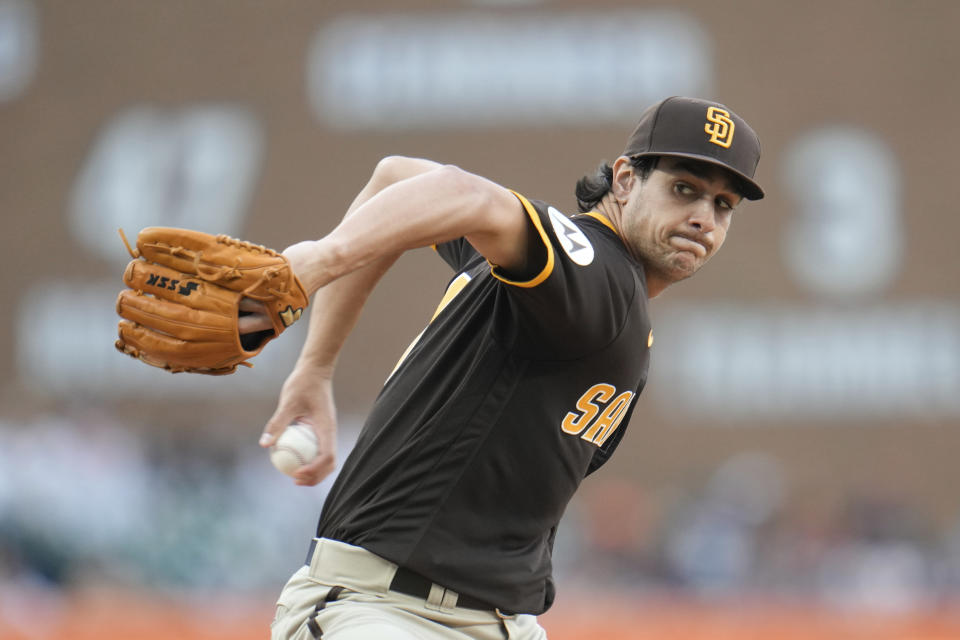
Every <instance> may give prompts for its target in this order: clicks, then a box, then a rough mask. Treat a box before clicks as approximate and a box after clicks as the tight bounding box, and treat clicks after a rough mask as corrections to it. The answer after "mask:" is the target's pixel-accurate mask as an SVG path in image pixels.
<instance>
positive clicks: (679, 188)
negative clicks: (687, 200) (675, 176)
mask: <svg viewBox="0 0 960 640" xmlns="http://www.w3.org/2000/svg"><path fill="white" fill-rule="evenodd" d="M673 190H674V191H676V192H677V194H678V195H681V196H692V195H693V194H694V193H696V189H694V188H693V187H692V186H690V185H689V184H687V183H686V182H678V183H676V184H675V185H674V186H673Z"/></svg>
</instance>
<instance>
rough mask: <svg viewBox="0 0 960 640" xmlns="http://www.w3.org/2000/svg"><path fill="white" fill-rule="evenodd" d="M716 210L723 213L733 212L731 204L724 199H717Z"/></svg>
mask: <svg viewBox="0 0 960 640" xmlns="http://www.w3.org/2000/svg"><path fill="white" fill-rule="evenodd" d="M717 208H719V209H724V210H725V211H733V203H732V202H730V201H729V200H727V199H726V198H717Z"/></svg>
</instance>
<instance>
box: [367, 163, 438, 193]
mask: <svg viewBox="0 0 960 640" xmlns="http://www.w3.org/2000/svg"><path fill="white" fill-rule="evenodd" d="M439 166H440V165H439V164H437V163H435V162H431V161H430V160H424V159H422V158H410V157H407V156H386V157H384V158H381V159H380V161H379V162H377V166H375V167H374V168H373V175H372V176H371V178H370V184H371V185H372V186H373V187H374V188H375V189H376V190H377V191H379V190H381V189H385V188H387V187H389V186H390V185H392V184H396V183H397V182H400V181H402V180H406V179H407V178H412V177H414V176H417V175H420V174H422V173H426V172H428V171H432V170H434V169H436V168H437V167H439Z"/></svg>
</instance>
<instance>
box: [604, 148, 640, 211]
mask: <svg viewBox="0 0 960 640" xmlns="http://www.w3.org/2000/svg"><path fill="white" fill-rule="evenodd" d="M637 178H638V176H637V171H636V169H635V168H634V166H633V164H632V163H631V161H630V158H628V157H627V156H620V157H619V158H617V160H616V161H615V162H614V163H613V181H612V184H611V186H610V190H611V191H612V192H613V195H614V197H615V198H616V199H617V201H618V202H619V203H620V204H621V205H622V204H624V203H626V201H627V198H629V197H630V192H631V191H633V185H634V182H635V181H636V179H637Z"/></svg>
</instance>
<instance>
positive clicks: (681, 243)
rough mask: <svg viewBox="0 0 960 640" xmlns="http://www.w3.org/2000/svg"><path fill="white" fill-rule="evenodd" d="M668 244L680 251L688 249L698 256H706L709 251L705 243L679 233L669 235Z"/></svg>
mask: <svg viewBox="0 0 960 640" xmlns="http://www.w3.org/2000/svg"><path fill="white" fill-rule="evenodd" d="M670 244H671V245H673V246H674V247H675V248H677V249H679V250H680V251H689V252H690V253H692V254H694V255H695V256H697V257H700V258H706V257H707V254H708V253H709V249H708V248H707V245H706V244H705V243H703V242H701V241H699V240H694V239H693V238H691V237H689V236H685V235H681V234H679V233H678V234H675V235H672V236H670Z"/></svg>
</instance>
